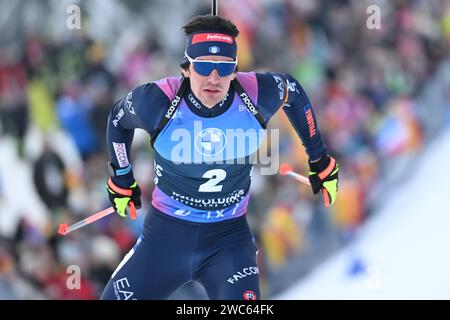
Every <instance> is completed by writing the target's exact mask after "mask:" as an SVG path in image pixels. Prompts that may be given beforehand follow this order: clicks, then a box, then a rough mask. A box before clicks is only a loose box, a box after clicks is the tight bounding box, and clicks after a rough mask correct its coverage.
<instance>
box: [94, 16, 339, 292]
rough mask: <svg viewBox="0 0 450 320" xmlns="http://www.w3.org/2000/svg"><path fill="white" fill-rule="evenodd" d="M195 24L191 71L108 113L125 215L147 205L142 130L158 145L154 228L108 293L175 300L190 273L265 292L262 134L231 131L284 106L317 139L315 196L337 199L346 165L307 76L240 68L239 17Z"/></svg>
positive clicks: (308, 143)
mask: <svg viewBox="0 0 450 320" xmlns="http://www.w3.org/2000/svg"><path fill="white" fill-rule="evenodd" d="M183 29H184V31H185V33H186V36H187V39H186V47H185V54H184V60H183V62H182V63H181V69H182V74H183V77H168V78H164V79H161V80H158V81H155V82H153V83H148V84H144V85H141V86H138V87H137V88H135V89H134V90H132V91H131V92H130V93H128V94H127V96H126V97H124V98H123V99H122V100H120V101H118V102H117V103H116V104H115V105H114V106H113V108H112V110H111V113H110V115H109V118H108V127H107V143H108V147H109V153H110V160H111V161H110V164H109V165H110V169H111V177H110V178H109V179H108V182H107V190H108V194H109V197H110V200H111V202H112V204H113V206H114V208H115V210H116V212H117V213H118V214H119V215H121V216H123V217H125V216H126V215H127V214H128V213H130V214H135V210H136V208H140V207H141V200H140V195H141V192H140V188H139V186H138V183H137V181H136V180H135V179H134V175H133V170H132V166H131V163H130V160H129V155H130V148H131V143H132V140H133V134H134V130H135V129H136V128H142V129H144V130H146V131H147V132H148V133H149V135H150V138H151V142H152V145H153V148H154V150H155V162H154V170H155V189H154V191H153V197H152V205H151V207H150V208H149V211H148V213H147V216H146V218H145V222H144V228H143V232H142V234H141V236H140V237H139V239H138V241H137V243H136V244H135V246H134V247H133V248H132V249H131V250H130V252H129V253H128V254H127V255H126V256H125V257H124V259H123V260H122V262H121V263H120V265H119V266H118V267H117V269H116V271H115V272H114V273H113V275H112V277H111V279H110V281H109V282H108V284H107V286H106V288H105V290H104V292H103V294H102V299H119V300H122V299H166V298H168V297H169V296H170V295H171V294H172V293H173V292H174V291H175V290H176V289H178V288H179V287H181V286H183V285H184V284H185V283H187V282H189V281H197V282H199V283H200V284H201V285H203V286H204V288H205V289H206V292H207V294H208V296H209V298H210V299H232V300H235V299H252V300H253V299H258V298H260V291H259V277H258V274H259V270H258V266H257V264H256V252H257V249H256V246H255V244H254V242H253V237H252V234H251V231H250V229H249V227H248V224H247V220H246V216H245V215H246V213H247V205H248V201H249V197H250V195H249V188H250V182H251V169H252V163H251V161H250V159H251V156H252V155H253V154H254V153H255V152H256V151H257V149H258V147H259V145H260V143H261V142H262V139H260V138H258V137H259V136H258V135H255V136H256V142H255V141H253V143H244V144H239V143H238V141H234V139H232V138H230V136H229V132H232V133H233V132H237V131H239V132H249V131H252V130H253V131H259V130H263V129H265V128H266V125H267V123H268V121H269V119H270V118H271V117H272V116H273V115H274V114H275V113H276V112H277V111H278V110H279V109H280V108H281V107H283V110H284V112H285V113H286V115H287V116H288V118H289V120H290V123H291V124H292V126H293V127H294V129H295V130H296V132H297V133H298V135H299V137H300V138H301V141H302V143H303V145H304V146H305V149H306V152H307V154H308V157H309V167H310V173H309V180H310V182H311V186H312V189H313V192H314V193H315V194H316V193H319V192H322V194H323V197H324V202H325V205H326V206H329V205H331V204H333V203H334V201H335V199H336V194H337V187H338V186H337V183H338V170H339V166H338V164H337V162H336V160H335V159H334V158H332V157H331V156H329V155H328V153H327V148H326V146H325V144H324V142H323V141H322V137H321V135H320V131H319V129H318V127H317V122H316V120H315V116H314V112H313V109H312V106H311V103H310V101H309V99H308V97H307V96H306V94H305V92H304V90H303V89H302V87H301V86H300V84H299V83H298V82H297V80H295V79H294V78H293V77H292V76H290V75H288V74H280V73H272V72H267V73H255V72H247V73H243V72H237V64H238V58H237V44H236V37H237V36H238V33H239V31H238V29H237V28H236V26H235V25H234V24H233V23H232V22H231V21H229V20H227V19H224V18H221V17H218V16H214V15H203V16H197V17H195V18H193V19H192V20H191V21H190V22H189V23H187V24H186V25H185V26H184V27H183ZM235 136H236V135H235ZM237 136H238V135H237Z"/></svg>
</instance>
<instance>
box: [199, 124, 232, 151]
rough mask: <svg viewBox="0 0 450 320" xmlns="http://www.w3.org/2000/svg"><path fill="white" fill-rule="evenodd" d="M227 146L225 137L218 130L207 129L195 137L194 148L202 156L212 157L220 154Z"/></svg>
mask: <svg viewBox="0 0 450 320" xmlns="http://www.w3.org/2000/svg"><path fill="white" fill-rule="evenodd" d="M226 144H227V137H226V136H225V134H224V133H223V131H222V130H220V129H218V128H207V129H204V130H202V131H200V132H199V133H198V134H197V136H196V137H195V148H196V149H197V151H198V152H199V153H201V154H202V155H204V156H208V157H213V156H215V155H218V154H220V153H221V152H222V151H223V149H225V146H226Z"/></svg>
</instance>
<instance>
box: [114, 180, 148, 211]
mask: <svg viewBox="0 0 450 320" xmlns="http://www.w3.org/2000/svg"><path fill="white" fill-rule="evenodd" d="M106 189H107V190H108V195H109V200H111V203H112V205H113V207H114V210H116V212H117V213H118V214H119V215H120V216H122V217H126V216H127V214H128V212H129V213H130V217H131V219H136V209H139V208H141V206H142V204H141V189H140V188H139V186H138V184H137V182H136V181H134V182H133V183H132V184H131V186H130V187H128V188H122V187H119V186H117V185H116V184H115V183H114V182H113V181H112V179H111V178H109V179H108V182H107V183H106ZM128 207H129V208H128Z"/></svg>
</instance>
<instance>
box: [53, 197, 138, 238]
mask: <svg viewBox="0 0 450 320" xmlns="http://www.w3.org/2000/svg"><path fill="white" fill-rule="evenodd" d="M130 207H131V208H130V209H131V210H130V217H131V219H133V220H134V219H136V209H135V208H134V203H133V202H130ZM114 212H115V210H114V208H113V207H109V208H106V209H104V210H101V211H99V212H96V213H94V214H92V215H90V216H89V217H87V218H85V219H83V220H81V221H78V222H76V223H74V224H71V225H70V226H69V225H68V224H67V223H61V224H60V225H59V227H58V234H60V235H62V236H65V235H67V234H68V233H70V232H72V231H75V230H77V229H80V228H83V227H85V226H87V225H88V224H91V223H93V222H95V221H97V220H100V219H101V218H104V217H106V216H108V215H110V214H111V213H114Z"/></svg>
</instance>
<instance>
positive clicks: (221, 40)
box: [186, 31, 237, 60]
mask: <svg viewBox="0 0 450 320" xmlns="http://www.w3.org/2000/svg"><path fill="white" fill-rule="evenodd" d="M186 53H187V54H188V55H189V56H190V57H191V58H192V59H195V58H197V57H200V56H211V55H218V56H224V57H230V58H232V59H233V60H236V54H237V44H236V39H235V38H234V37H233V36H231V35H228V34H224V33H220V32H208V31H202V32H197V33H193V34H190V35H189V36H188V37H187V39H186Z"/></svg>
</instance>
